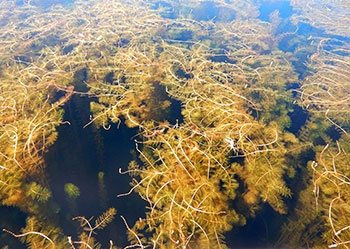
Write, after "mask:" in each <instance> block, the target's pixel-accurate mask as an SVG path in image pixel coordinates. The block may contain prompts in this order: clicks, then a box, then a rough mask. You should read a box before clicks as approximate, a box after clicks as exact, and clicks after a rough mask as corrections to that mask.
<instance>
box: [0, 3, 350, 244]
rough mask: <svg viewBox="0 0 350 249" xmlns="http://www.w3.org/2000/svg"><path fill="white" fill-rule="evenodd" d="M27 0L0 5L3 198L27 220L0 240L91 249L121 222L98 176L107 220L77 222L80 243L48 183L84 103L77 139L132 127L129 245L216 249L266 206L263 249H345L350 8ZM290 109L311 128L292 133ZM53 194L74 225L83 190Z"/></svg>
mask: <svg viewBox="0 0 350 249" xmlns="http://www.w3.org/2000/svg"><path fill="white" fill-rule="evenodd" d="M319 2H321V3H322V4H320V3H319ZM38 3H40V1H34V0H33V1H24V3H22V4H20V3H18V2H17V1H8V0H3V1H1V2H0V172H1V174H0V200H1V205H4V206H15V207H18V208H19V209H20V210H21V211H23V212H24V213H26V214H27V220H26V226H25V227H24V228H22V229H21V231H9V230H8V229H6V228H5V229H4V232H6V233H8V234H11V235H13V236H15V237H19V239H20V240H21V241H22V242H23V243H25V245H26V246H28V248H101V244H100V243H99V242H98V241H97V239H96V238H94V235H95V233H96V231H95V230H98V229H103V228H105V227H106V226H107V224H108V223H111V222H112V220H113V218H114V217H115V215H116V213H117V211H116V210H118V207H113V208H110V209H107V208H108V205H107V203H106V200H107V196H106V188H108V185H107V184H105V181H104V177H105V173H104V172H102V171H101V172H99V173H98V186H96V188H99V191H100V192H101V193H100V195H101V196H102V197H101V200H98V197H96V202H98V201H101V202H103V204H102V205H103V207H104V208H105V209H107V210H106V212H105V213H104V214H103V215H102V216H100V217H98V218H97V219H96V220H95V221H94V222H92V221H91V219H87V218H85V217H83V216H77V217H73V220H75V221H80V226H81V227H80V228H79V233H78V238H77V239H72V237H71V236H70V235H69V234H66V233H65V231H64V229H63V228H62V227H61V226H60V221H59V213H60V207H59V205H58V204H56V203H55V202H54V201H53V198H52V193H51V191H50V187H49V183H48V180H47V174H46V173H45V172H46V171H45V167H50V165H46V162H45V160H44V153H45V152H47V151H48V150H49V149H50V146H51V145H53V144H54V143H55V141H56V139H57V136H58V133H57V131H56V128H57V127H58V126H59V125H61V124H64V123H69V122H68V121H64V120H63V113H64V111H63V106H64V105H65V104H66V103H67V102H69V101H71V99H72V97H74V96H76V95H78V96H79V95H81V96H88V97H89V98H90V99H91V102H90V112H91V120H90V121H87V122H86V125H85V127H86V126H94V127H95V129H96V130H97V129H102V128H104V129H106V130H108V129H110V128H111V124H112V123H116V124H117V125H118V126H119V125H120V124H121V123H124V124H126V125H127V126H128V127H129V128H137V129H138V135H137V136H136V137H134V139H135V148H136V152H137V155H138V157H137V158H135V160H133V161H131V162H130V164H129V169H128V170H126V171H123V170H121V169H120V170H119V172H120V173H121V174H130V175H131V177H132V179H133V180H132V182H131V188H130V191H129V192H127V193H120V194H119V195H118V198H123V196H125V195H130V194H131V193H132V192H137V193H138V194H139V196H140V197H141V198H142V199H143V200H145V202H146V203H147V204H146V205H147V211H146V213H145V216H144V217H140V219H138V220H137V222H136V223H135V224H133V225H132V226H129V224H128V221H127V220H126V219H125V218H124V217H123V216H121V218H122V220H123V222H124V223H125V226H126V227H127V230H128V238H129V242H130V245H129V246H127V248H227V246H226V243H225V233H226V232H228V231H230V230H231V229H232V228H233V227H239V226H244V225H245V224H246V223H247V220H248V219H254V218H255V217H256V216H257V215H259V211H261V210H262V209H263V207H264V206H266V205H269V206H270V207H271V208H272V209H273V210H274V212H276V213H279V214H281V217H284V218H283V220H281V223H283V224H282V229H281V231H279V234H278V237H279V238H278V240H276V241H274V242H272V243H273V245H270V246H281V247H283V248H327V247H330V248H348V246H349V245H350V206H349V203H350V194H349V193H350V192H349V190H350V189H349V186H350V170H349V169H350V168H349V167H350V158H349V153H350V140H349V139H350V138H349V132H350V114H349V112H350V97H349V96H350V59H349V53H350V48H349V46H350V40H349V37H348V36H349V34H350V32H349V31H350V30H349V27H350V23H349V18H348V16H349V12H350V4H349V3H348V1H338V2H337V3H334V2H333V1H327V0H322V1H315V2H313V1H309V0H308V1H302V0H291V1H290V4H291V6H292V7H293V9H294V10H295V12H294V13H293V15H291V16H290V17H288V18H286V19H282V18H281V17H280V13H279V11H278V10H275V11H274V12H272V13H270V15H269V18H270V19H269V21H262V20H261V19H259V15H260V12H259V6H260V5H262V4H263V3H264V1H258V0H256V1H253V0H251V1H250V0H246V1H238V0H231V1H221V0H213V1H200V0H191V1H170V0H169V1H167V0H165V1H153V0H147V1H137V0H135V1H134V0H126V1H124V0H123V1H119V0H108V1H102V0H94V1H83V0H78V1H75V2H73V3H70V4H68V5H65V6H61V5H59V4H53V5H52V6H46V9H41V8H40V7H38V6H37V4H38ZM208 9H209V10H210V11H208ZM324 17H327V18H324ZM301 29H309V30H310V31H309V33H308V34H305V33H303V32H299V30H301ZM175 102H178V103H181V115H179V117H176V118H177V119H176V120H175V121H174V118H173V117H171V114H172V110H173V109H174V105H175V104H174V103H175ZM298 111H299V112H303V113H304V114H305V116H307V118H306V120H303V121H301V122H299V123H297V122H296V121H295V120H293V117H295V115H298V114H295V113H296V112H298ZM96 136H97V135H96ZM121 142H122V141H121ZM102 149H103V148H102ZM107 160H108V159H107ZM64 191H65V193H66V197H67V201H68V202H69V203H70V206H71V209H72V213H75V214H77V215H79V214H78V212H79V210H78V208H77V201H78V199H77V197H78V196H79V195H80V189H79V187H78V186H75V185H74V184H73V183H67V184H66V185H65V186H64ZM73 209H74V210H73ZM70 218H72V217H70ZM100 242H101V243H104V245H106V244H107V243H108V241H107V242H106V241H100ZM4 246H5V247H4V248H6V242H5V244H4ZM117 246H121V245H119V244H118V241H114V242H112V240H111V241H110V242H109V244H108V247H109V248H117Z"/></svg>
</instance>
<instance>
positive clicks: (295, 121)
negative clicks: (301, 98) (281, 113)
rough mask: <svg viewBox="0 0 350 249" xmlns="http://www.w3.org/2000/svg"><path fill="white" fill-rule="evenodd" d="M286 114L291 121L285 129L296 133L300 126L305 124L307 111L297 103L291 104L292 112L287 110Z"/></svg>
mask: <svg viewBox="0 0 350 249" xmlns="http://www.w3.org/2000/svg"><path fill="white" fill-rule="evenodd" d="M288 116H289V117H290V119H291V121H292V122H291V125H290V126H289V128H286V130H287V131H289V132H291V133H293V134H295V135H296V134H298V133H299V131H300V129H301V127H303V126H304V125H305V124H306V120H307V119H308V112H307V111H305V110H304V109H303V108H302V107H300V106H298V105H293V112H288Z"/></svg>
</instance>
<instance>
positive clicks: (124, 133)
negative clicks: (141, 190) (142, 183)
mask: <svg viewBox="0 0 350 249" xmlns="http://www.w3.org/2000/svg"><path fill="white" fill-rule="evenodd" d="M89 102H90V100H89V99H88V98H87V97H81V96H73V97H72V99H71V100H70V101H69V102H68V103H67V104H66V106H65V108H64V109H65V115H64V119H65V120H68V121H69V122H70V125H62V126H60V127H58V129H57V130H58V132H59V136H58V139H57V141H56V143H55V144H54V145H53V146H52V147H51V148H50V151H49V152H48V153H47V154H46V156H45V158H46V164H47V171H48V175H49V179H50V180H49V183H50V187H51V190H52V195H53V200H54V201H55V202H56V203H58V205H59V206H60V209H61V210H60V213H59V215H60V223H61V226H62V228H63V231H64V232H65V234H67V235H72V236H73V237H75V238H76V236H77V235H78V233H77V230H79V229H78V222H76V221H72V220H71V219H72V217H74V216H78V215H79V216H85V217H87V218H90V217H92V216H94V217H98V216H100V215H101V214H102V213H103V212H105V211H106V210H107V209H108V208H110V207H114V208H116V210H117V216H116V218H115V220H114V221H113V222H112V223H111V224H110V225H108V226H107V227H106V228H105V229H104V230H103V231H101V232H99V233H98V234H97V235H96V238H97V239H98V240H100V241H103V242H106V243H107V242H108V241H109V240H110V239H111V240H113V242H114V243H115V244H116V245H118V246H125V245H127V237H126V232H127V231H126V228H125V225H124V223H123V221H122V220H121V219H120V215H123V216H124V217H125V218H126V220H127V221H128V223H129V224H130V225H133V224H134V223H135V221H136V220H137V219H138V218H139V217H141V216H142V215H144V213H145V210H144V204H145V203H144V202H143V201H142V200H141V199H140V198H139V197H138V195H137V194H135V193H134V194H131V195H129V196H125V197H120V198H117V195H118V194H121V193H126V192H128V191H129V189H130V188H131V187H130V184H129V183H130V181H131V178H130V177H129V175H127V174H124V175H121V174H119V172H118V169H119V168H121V169H122V171H126V170H127V168H128V164H129V162H130V161H131V160H134V159H135V155H136V153H134V152H133V151H134V150H135V143H134V141H133V139H132V137H133V136H135V134H136V133H137V132H138V130H137V129H129V128H127V127H126V126H125V125H124V124H121V125H120V127H119V129H118V128H117V125H115V124H113V125H111V128H110V130H103V129H97V128H96V127H94V126H93V125H90V126H88V127H86V128H83V127H84V125H85V124H86V123H88V122H89V117H90V111H89ZM67 183H71V184H73V185H75V186H76V187H78V188H79V191H80V195H79V196H78V197H77V198H76V199H70V198H68V197H67V194H66V193H65V190H64V186H65V185H66V184H67ZM80 232H81V230H80ZM104 247H107V244H106V245H104Z"/></svg>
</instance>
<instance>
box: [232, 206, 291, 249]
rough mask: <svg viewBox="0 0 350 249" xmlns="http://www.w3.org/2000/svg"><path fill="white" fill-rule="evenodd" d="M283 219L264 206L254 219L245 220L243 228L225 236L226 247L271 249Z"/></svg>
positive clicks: (234, 248) (233, 248) (235, 229)
mask: <svg viewBox="0 0 350 249" xmlns="http://www.w3.org/2000/svg"><path fill="white" fill-rule="evenodd" d="M284 219H285V218H284V216H283V215H281V214H279V213H277V212H275V211H274V210H273V209H272V208H271V207H270V206H269V205H268V204H265V205H264V206H263V208H262V209H261V210H260V211H259V212H258V213H257V215H256V217H255V218H249V219H247V224H246V225H245V226H243V227H238V228H234V229H233V230H232V231H231V232H229V233H226V234H225V238H226V243H227V246H228V247H229V248H230V249H243V248H244V249H253V248H254V249H256V248H260V249H263V248H266V249H267V248H272V247H273V246H272V245H273V244H274V242H275V241H277V239H278V235H279V231H280V228H281V226H282V224H283V221H284Z"/></svg>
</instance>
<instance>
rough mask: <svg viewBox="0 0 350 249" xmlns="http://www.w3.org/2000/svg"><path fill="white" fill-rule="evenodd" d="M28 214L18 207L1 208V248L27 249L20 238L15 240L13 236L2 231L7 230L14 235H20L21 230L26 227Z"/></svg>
mask: <svg viewBox="0 0 350 249" xmlns="http://www.w3.org/2000/svg"><path fill="white" fill-rule="evenodd" d="M25 220H26V214H25V213H23V212H21V211H20V210H19V209H18V208H16V207H7V206H0V229H1V230H0V248H2V247H4V246H6V245H7V246H8V247H9V249H12V248H16V249H24V248H27V247H26V246H25V245H24V244H22V243H21V242H20V240H19V238H15V237H14V236H12V235H11V234H9V233H7V232H4V231H2V229H7V230H9V231H11V232H14V233H17V234H18V233H20V230H21V228H23V227H25Z"/></svg>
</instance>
